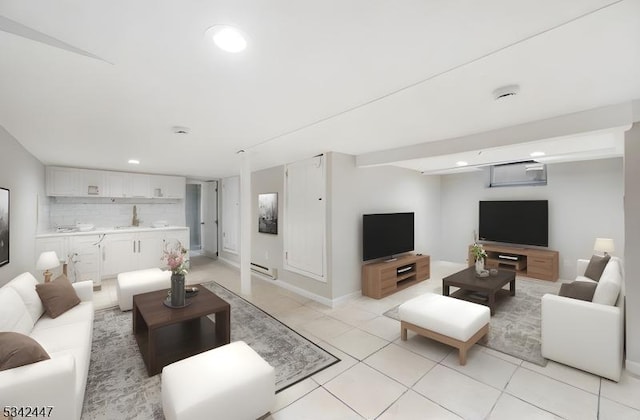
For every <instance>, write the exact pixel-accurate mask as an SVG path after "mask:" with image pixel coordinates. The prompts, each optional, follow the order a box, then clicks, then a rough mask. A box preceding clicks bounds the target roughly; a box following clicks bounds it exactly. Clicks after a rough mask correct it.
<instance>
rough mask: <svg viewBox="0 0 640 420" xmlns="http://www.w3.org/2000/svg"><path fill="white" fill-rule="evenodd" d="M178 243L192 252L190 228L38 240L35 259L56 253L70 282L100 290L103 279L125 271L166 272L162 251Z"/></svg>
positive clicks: (50, 237) (57, 272)
mask: <svg viewBox="0 0 640 420" xmlns="http://www.w3.org/2000/svg"><path fill="white" fill-rule="evenodd" d="M178 241H179V242H180V243H181V244H182V246H184V247H185V248H187V249H188V248H189V228H184V229H171V230H161V229H158V230H153V231H142V232H133V233H132V232H123V233H104V234H97V233H96V234H95V235H86V234H83V235H64V236H47V237H43V238H37V239H36V255H35V257H36V259H37V258H38V256H39V255H40V253H42V252H45V251H55V252H56V254H57V255H58V258H59V259H60V261H61V263H62V262H66V263H67V264H68V267H67V274H68V277H69V280H70V281H71V282H76V281H83V280H91V281H93V284H94V286H96V287H97V286H100V285H101V279H103V278H107V277H115V276H116V275H118V274H119V273H124V272H126V271H134V270H142V269H146V268H154V267H160V268H164V267H165V266H166V264H165V262H164V260H163V250H164V249H167V248H173V247H174V246H175V245H176V244H177V242H178ZM34 263H35V261H34ZM34 265H35V264H34ZM61 271H62V268H59V269H57V270H54V273H55V275H57V274H59V273H60V272H61ZM55 275H54V277H55Z"/></svg>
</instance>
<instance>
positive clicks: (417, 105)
mask: <svg viewBox="0 0 640 420" xmlns="http://www.w3.org/2000/svg"><path fill="white" fill-rule="evenodd" d="M0 17H2V18H0V29H3V30H4V31H2V30H0V57H2V58H1V61H0V125H2V126H4V127H5V129H6V130H7V131H8V132H10V133H11V134H12V135H13V136H14V137H15V138H16V139H17V140H18V141H19V142H20V143H21V144H23V145H24V147H26V148H27V149H28V150H29V151H30V152H31V153H33V154H34V155H35V156H36V157H37V158H38V159H40V160H41V161H42V162H44V163H45V164H56V165H66V166H79V167H94V168H102V169H114V170H135V171H140V172H153V173H168V174H178V175H186V176H193V177H200V178H218V177H223V176H228V175H232V174H237V173H238V171H239V157H238V156H237V154H236V152H237V151H238V150H240V149H244V150H247V151H249V152H250V155H251V160H252V167H253V168H254V169H261V168H266V167H270V166H275V165H279V164H282V163H286V162H291V161H295V160H298V159H301V158H305V157H308V156H312V155H315V154H317V153H321V152H326V151H337V152H342V153H349V154H354V155H361V154H366V153H371V152H375V151H380V150H385V149H391V148H401V147H406V146H410V145H415V144H419V143H427V142H434V141H442V140H446V139H450V138H456V137H461V136H468V135H472V134H474V133H480V132H485V131H490V130H495V129H499V128H501V127H508V126H513V125H517V124H523V123H527V122H531V121H537V120H542V119H547V118H552V117H556V116H559V115H566V114H569V113H574V112H580V111H584V110H588V109H593V108H598V107H602V106H607V105H611V104H620V103H624V102H629V101H632V100H635V99H638V98H640V77H638V75H639V74H640V41H639V40H640V1H638V0H624V1H611V0H608V1H603V0H565V1H557V0H535V1H533V0H531V1H517V2H516V1H512V0H487V1H482V2H478V1H472V0H467V1H462V0H458V1H456V0H410V1H407V0H388V1H384V0H381V1H371V0H349V1H344V0H323V1H285V0H270V1H268V2H265V1H261V0H241V1H239V0H227V1H220V0H207V1H205V0H199V1H197V0H193V1H169V0H138V1H135V2H131V1H126V0H111V1H108V2H107V1H104V2H90V1H81V0H66V1H64V0H60V1H55V2H52V1H49V0H29V1H25V0H2V2H0ZM215 24H232V25H236V26H237V27H239V28H240V29H241V30H242V31H243V32H244V33H245V34H247V36H248V42H249V47H248V48H247V50H246V51H244V52H243V53H240V54H235V55H234V54H229V53H225V52H223V51H220V50H218V49H216V48H215V47H214V46H213V44H212V43H211V42H210V41H209V40H208V39H206V37H205V31H206V30H207V28H209V27H210V26H213V25H215ZM514 83H515V84H519V85H520V86H521V91H520V94H519V95H518V96H516V97H512V98H510V99H509V100H505V101H494V99H493V97H492V94H491V92H492V91H493V90H494V89H495V88H497V87H500V86H502V85H507V84H514ZM176 125H178V126H186V127H189V128H190V129H191V133H190V134H189V135H175V134H173V133H172V131H171V127H172V126H176ZM616 133H617V134H615V133H614V134H612V133H608V134H605V135H604V136H601V141H603V142H605V143H606V141H609V140H606V138H609V137H617V138H618V140H619V136H618V134H619V131H617V132H616ZM540 140H545V141H547V143H548V147H549V151H548V152H547V154H548V156H550V155H553V154H554V153H555V152H554V151H553V148H554V145H557V146H558V147H560V145H561V144H562V145H563V146H562V148H561V149H559V150H561V152H559V153H560V154H561V155H563V156H564V157H565V158H567V156H570V155H571V153H573V152H575V150H569V151H567V150H565V146H566V145H567V144H569V143H567V142H564V141H563V140H567V139H565V138H562V139H558V138H554V139H551V140H550V141H548V140H549V139H540ZM565 143H566V144H565ZM572 144H573V147H574V148H576V147H577V148H578V149H581V148H582V146H581V144H583V142H580V141H573V142H572ZM605 149H606V147H605ZM499 150H504V146H503V147H501V148H500V149H495V150H488V151H485V152H486V153H487V154H488V153H497V152H498V151H499ZM507 150H512V151H513V154H514V156H515V155H516V154H518V153H523V152H522V150H520V151H518V152H516V150H517V148H514V149H511V148H507ZM580 153H581V157H578V158H585V157H587V155H586V154H584V152H580ZM591 153H592V154H593V155H594V156H593V157H598V156H605V155H606V153H605V152H603V154H602V155H599V154H598V153H594V152H593V151H592V152H591ZM616 153H620V151H619V150H618V152H616ZM130 158H136V159H139V160H140V161H141V164H140V165H139V166H137V167H131V166H130V165H128V164H127V163H126V162H127V160H128V159H130ZM415 158H428V156H415ZM514 158H515V157H514ZM504 159H510V157H508V156H506V155H503V154H501V155H497V154H496V155H495V156H493V157H491V159H489V160H504ZM388 163H394V164H397V165H400V166H405V167H409V168H412V169H416V170H420V171H425V172H432V173H435V172H438V171H440V170H442V169H443V168H442V167H441V166H442V165H444V164H443V163H441V164H437V162H436V161H435V160H431V161H430V160H428V159H427V160H422V161H421V163H420V164H417V161H416V162H406V161H403V162H388ZM438 165H440V166H438Z"/></svg>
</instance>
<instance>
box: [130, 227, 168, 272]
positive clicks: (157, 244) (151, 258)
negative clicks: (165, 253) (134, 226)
mask: <svg viewBox="0 0 640 420" xmlns="http://www.w3.org/2000/svg"><path fill="white" fill-rule="evenodd" d="M136 236H137V239H136V254H137V258H138V269H140V270H142V269H145V268H154V267H162V266H163V262H162V245H163V239H164V238H163V235H162V232H140V233H138V234H137V235H136Z"/></svg>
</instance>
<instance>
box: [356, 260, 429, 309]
mask: <svg viewBox="0 0 640 420" xmlns="http://www.w3.org/2000/svg"><path fill="white" fill-rule="evenodd" d="M430 275H431V258H430V257H429V256H428V255H404V256H402V257H398V259H397V260H395V261H383V262H375V263H369V264H364V265H363V266H362V294H363V295H365V296H369V297H372V298H375V299H380V298H383V297H385V296H389V295H390V294H392V293H395V292H397V291H399V290H402V289H406V288H407V287H409V286H412V285H414V284H416V283H419V282H421V281H424V280H426V279H428V278H429V276H430Z"/></svg>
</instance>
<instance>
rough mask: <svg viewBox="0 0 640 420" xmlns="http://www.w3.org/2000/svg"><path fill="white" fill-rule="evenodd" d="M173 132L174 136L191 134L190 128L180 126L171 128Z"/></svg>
mask: <svg viewBox="0 0 640 420" xmlns="http://www.w3.org/2000/svg"><path fill="white" fill-rule="evenodd" d="M171 131H173V134H189V133H190V132H191V130H190V129H189V127H181V126H179V125H176V126H173V127H171Z"/></svg>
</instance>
